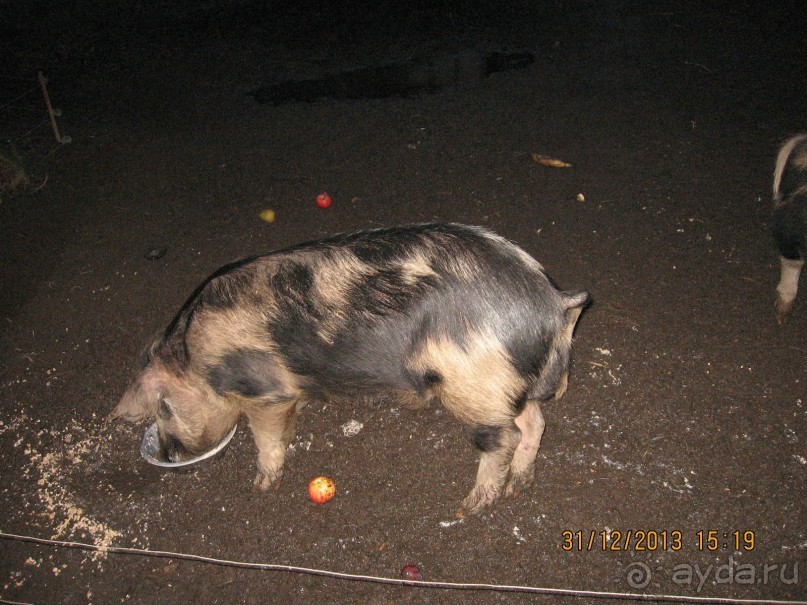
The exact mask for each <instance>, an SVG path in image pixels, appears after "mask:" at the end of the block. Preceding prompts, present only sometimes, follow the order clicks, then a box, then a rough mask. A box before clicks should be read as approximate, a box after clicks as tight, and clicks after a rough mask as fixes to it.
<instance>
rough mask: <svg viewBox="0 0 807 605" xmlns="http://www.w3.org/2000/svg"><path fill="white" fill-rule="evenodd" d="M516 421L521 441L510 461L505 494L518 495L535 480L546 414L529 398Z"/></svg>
mask: <svg viewBox="0 0 807 605" xmlns="http://www.w3.org/2000/svg"><path fill="white" fill-rule="evenodd" d="M515 423H516V426H517V427H518V429H519V430H520V431H521V441H520V442H519V444H518V447H516V451H515V452H514V454H513V460H512V462H511V463H510V476H509V478H508V480H507V486H506V487H505V491H504V494H505V496H517V495H518V494H519V493H520V492H522V491H524V490H526V489H527V488H528V487H530V486H531V485H532V483H533V481H534V480H535V456H536V455H537V454H538V449H539V448H540V447H541V437H543V435H544V427H545V426H546V423H545V422H544V415H543V414H542V413H541V407H540V406H539V405H538V402H537V401H535V400H528V401H527V403H526V405H525V406H524V409H523V410H521V413H520V414H519V415H518V416H516V418H515Z"/></svg>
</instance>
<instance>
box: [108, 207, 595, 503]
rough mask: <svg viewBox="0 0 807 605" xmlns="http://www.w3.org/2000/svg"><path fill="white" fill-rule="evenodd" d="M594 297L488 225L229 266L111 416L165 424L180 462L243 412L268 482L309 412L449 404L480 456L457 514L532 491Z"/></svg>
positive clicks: (209, 283) (357, 239) (415, 232)
mask: <svg viewBox="0 0 807 605" xmlns="http://www.w3.org/2000/svg"><path fill="white" fill-rule="evenodd" d="M588 301H589V295H588V293H587V292H584V291H577V292H563V291H560V290H558V289H557V288H556V287H555V286H554V285H553V282H552V281H551V280H550V279H549V278H548V277H547V275H546V274H545V273H544V270H543V268H542V267H541V265H540V264H539V263H538V262H537V261H536V260H535V259H533V258H532V257H531V256H529V255H528V254H527V253H526V252H524V251H523V250H522V249H521V248H519V247H518V246H516V245H515V244H513V243H511V242H509V241H507V240H505V239H504V238H502V237H500V236H498V235H495V234H493V233H491V232H490V231H487V230H485V229H483V228H480V227H470V226H464V225H458V224H450V223H447V224H421V225H412V226H403V227H392V228H385V229H373V230H366V231H358V232H355V233H349V234H345V235H337V236H334V237H331V238H329V239H324V240H320V241H314V242H309V243H304V244H299V245H296V246H293V247H291V248H286V249H284V250H279V251H276V252H272V253H269V254H266V255H264V256H258V257H254V258H249V259H246V260H243V261H240V262H236V263H233V264H230V265H227V266H225V267H223V268H222V269H220V270H219V271H217V272H216V273H214V274H213V275H212V276H211V277H210V278H208V279H207V280H206V281H205V282H204V283H202V284H201V285H200V286H199V287H198V288H197V289H196V291H195V292H194V293H193V295H192V296H191V297H190V299H189V300H188V301H187V302H186V303H185V305H184V306H183V307H182V309H181V310H180V311H179V313H178V314H177V316H176V317H175V318H174V320H173V321H172V322H171V323H170V325H169V326H168V328H167V329H166V330H165V333H164V334H163V335H162V336H161V337H160V338H159V339H157V340H156V342H154V343H153V344H152V346H151V347H150V349H149V353H148V363H147V365H146V367H145V369H144V370H143V371H142V373H141V374H140V376H139V377H138V378H137V379H136V381H135V382H134V383H133V384H132V385H131V386H130V387H129V389H128V390H127V391H126V393H125V394H124V395H123V398H122V399H121V401H120V403H119V404H118V405H117V407H116V408H115V409H114V411H113V412H112V413H111V415H110V416H111V418H113V419H114V418H124V419H126V420H130V421H140V420H143V419H146V418H151V417H154V416H156V418H157V423H158V434H159V441H160V447H161V449H162V450H163V454H164V455H165V457H166V459H170V460H175V461H176V460H182V459H183V457H186V458H187V457H188V456H191V455H194V454H198V453H201V452H204V451H206V450H208V449H210V448H211V447H213V446H214V445H215V444H216V443H218V442H219V441H220V440H221V439H222V437H223V436H224V435H225V434H226V433H227V432H228V431H229V430H230V429H231V428H232V427H233V426H235V423H236V422H237V421H238V418H239V417H240V416H241V415H242V414H243V415H245V416H246V417H247V419H248V420H249V424H250V427H251V429H252V433H253V436H254V439H255V443H256V445H257V448H258V473H257V476H256V477H255V482H254V487H255V489H257V490H266V489H268V488H269V486H271V485H272V484H273V483H275V482H276V481H277V480H278V479H279V478H280V477H281V474H282V472H283V462H284V457H285V454H286V448H287V446H288V444H289V441H290V440H291V438H292V437H293V435H294V431H295V421H296V418H297V415H298V414H299V412H300V410H301V409H302V407H303V406H304V405H305V404H306V402H308V401H312V400H325V399H329V400H330V399H334V398H335V399H337V400H338V399H339V398H345V397H350V398H354V397H355V398H366V397H371V398H372V397H377V396H380V395H382V394H384V395H390V394H392V395H394V396H395V397H396V398H397V399H398V400H399V401H401V402H402V403H404V404H405V405H407V406H408V407H412V408H417V407H419V406H422V405H425V404H427V403H428V402H430V401H437V402H439V403H440V404H441V405H443V406H444V407H445V408H446V409H447V410H448V411H449V412H450V413H451V414H453V415H454V417H456V418H457V419H458V420H459V421H460V422H461V423H462V424H463V425H464V426H465V427H466V429H467V431H468V433H469V435H470V437H471V440H472V441H473V443H474V444H475V446H476V447H477V448H478V449H479V450H480V451H481V461H480V464H479V470H478V473H477V477H476V483H475V485H474V486H473V488H472V489H471V492H470V493H469V494H468V496H467V497H466V498H465V499H464V500H463V502H462V507H461V509H460V511H459V513H458V514H460V515H463V514H477V513H479V512H480V511H482V510H483V509H484V508H485V507H486V506H489V505H492V504H493V503H494V502H495V501H496V500H497V498H498V497H499V496H500V495H502V494H505V495H512V494H514V493H516V492H518V491H521V490H523V489H525V488H527V487H528V486H529V485H530V484H531V483H532V481H533V478H534V466H535V457H536V454H537V452H538V448H539V446H540V443H541V436H542V435H543V431H544V419H543V416H542V414H541V410H540V407H539V402H541V401H543V400H546V399H548V398H550V397H555V398H557V397H560V396H561V395H563V393H564V391H566V386H567V381H568V372H569V360H570V350H571V345H572V333H573V332H574V328H575V324H576V322H577V319H578V317H579V315H580V312H581V311H582V309H583V308H584V307H585V306H586V305H587V303H588Z"/></svg>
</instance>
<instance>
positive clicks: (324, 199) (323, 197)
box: [317, 193, 333, 208]
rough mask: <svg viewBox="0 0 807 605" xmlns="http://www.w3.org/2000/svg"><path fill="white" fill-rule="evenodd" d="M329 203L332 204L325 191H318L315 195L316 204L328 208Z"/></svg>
mask: <svg viewBox="0 0 807 605" xmlns="http://www.w3.org/2000/svg"><path fill="white" fill-rule="evenodd" d="M331 204H333V200H332V199H331V196H330V195H328V194H327V193H320V194H319V195H318V196H317V206H319V207H320V208H330V206H331Z"/></svg>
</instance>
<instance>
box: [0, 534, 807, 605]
mask: <svg viewBox="0 0 807 605" xmlns="http://www.w3.org/2000/svg"><path fill="white" fill-rule="evenodd" d="M0 539H3V540H15V541H18V542H28V543H32V544H40V545H46V546H55V547H58V548H74V549H78V550H88V551H93V552H98V553H106V554H115V555H134V556H141V557H154V558H163V559H179V560H183V561H195V562H198V563H205V564H209V565H219V566H223V567H238V568H241V569H256V570H260V571H284V572H288V573H299V574H307V575H314V576H324V577H327V578H333V579H337V580H349V581H353V582H366V583H372V584H392V585H397V586H413V587H418V588H428V589H442V590H467V591H492V592H521V593H531V594H542V595H557V596H565V597H588V598H596V599H621V600H630V601H651V602H652V601H655V602H666V603H703V604H715V605H807V601H781V600H771V599H729V598H720V597H701V596H686V595H662V594H640V593H631V592H602V591H596V590H573V589H568V588H546V587H538V586H517V585H506V584H479V583H466V582H429V581H424V580H404V579H402V578H386V577H381V576H368V575H362V574H353V573H343V572H338V571H328V570H325V569H313V568H309V567H298V566H296V565H279V564H275V563H249V562H246V561H230V560H228V559H218V558H213V557H205V556H202V555H193V554H188V553H179V552H171V551H166V550H146V549H143V548H129V547H125V546H96V545H95V544H84V543H82V542H69V541H65V540H50V539H46V538H35V537H32V536H21V535H17V534H7V533H5V532H0ZM0 603H8V604H12V603H14V602H13V601H4V600H3V599H2V597H0Z"/></svg>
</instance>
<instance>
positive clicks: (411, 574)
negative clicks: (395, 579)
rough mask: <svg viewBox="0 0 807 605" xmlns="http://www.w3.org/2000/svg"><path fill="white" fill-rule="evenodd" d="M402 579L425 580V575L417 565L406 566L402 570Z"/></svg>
mask: <svg viewBox="0 0 807 605" xmlns="http://www.w3.org/2000/svg"><path fill="white" fill-rule="evenodd" d="M401 578H403V579H404V580H423V574H422V573H421V572H420V567H418V566H417V565H406V566H404V568H403V569H402V570H401Z"/></svg>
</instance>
